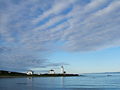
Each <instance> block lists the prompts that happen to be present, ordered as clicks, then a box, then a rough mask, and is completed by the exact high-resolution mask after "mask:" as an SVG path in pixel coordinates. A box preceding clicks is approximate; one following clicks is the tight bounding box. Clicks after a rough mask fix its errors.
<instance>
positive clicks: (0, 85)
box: [0, 74, 120, 90]
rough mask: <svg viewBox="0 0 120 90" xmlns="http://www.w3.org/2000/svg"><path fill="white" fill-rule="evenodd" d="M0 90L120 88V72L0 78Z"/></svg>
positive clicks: (93, 89) (115, 89) (117, 89)
mask: <svg viewBox="0 0 120 90" xmlns="http://www.w3.org/2000/svg"><path fill="white" fill-rule="evenodd" d="M0 90H120V74H109V75H108V74H84V75H83V76H76V77H31V78H27V77H23V78H22V77H21V78H0Z"/></svg>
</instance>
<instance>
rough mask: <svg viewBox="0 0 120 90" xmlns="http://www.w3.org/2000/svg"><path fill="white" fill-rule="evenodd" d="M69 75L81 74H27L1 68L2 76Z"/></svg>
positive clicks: (0, 74) (0, 73) (0, 76)
mask: <svg viewBox="0 0 120 90" xmlns="http://www.w3.org/2000/svg"><path fill="white" fill-rule="evenodd" d="M69 76H79V74H66V73H65V74H49V73H48V74H47V73H46V74H26V73H20V72H11V71H5V70H0V78H3V77H69Z"/></svg>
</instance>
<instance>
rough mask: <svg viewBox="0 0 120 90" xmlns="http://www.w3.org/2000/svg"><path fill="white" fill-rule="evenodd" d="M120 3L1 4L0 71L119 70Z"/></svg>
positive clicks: (17, 0)
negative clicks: (61, 67)
mask: <svg viewBox="0 0 120 90" xmlns="http://www.w3.org/2000/svg"><path fill="white" fill-rule="evenodd" d="M119 46H120V0H0V69H4V70H17V71H18V70H19V71H26V70H29V69H31V70H35V71H41V72H42V71H46V70H49V69H54V68H55V69H56V70H58V71H59V67H60V66H61V65H64V66H65V67H66V70H67V72H69V73H80V72H81V73H82V72H106V71H120V55H119V53H120V47H119Z"/></svg>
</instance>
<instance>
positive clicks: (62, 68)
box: [61, 66, 64, 74]
mask: <svg viewBox="0 0 120 90" xmlns="http://www.w3.org/2000/svg"><path fill="white" fill-rule="evenodd" d="M61 73H62V74H64V67H63V66H61Z"/></svg>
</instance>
